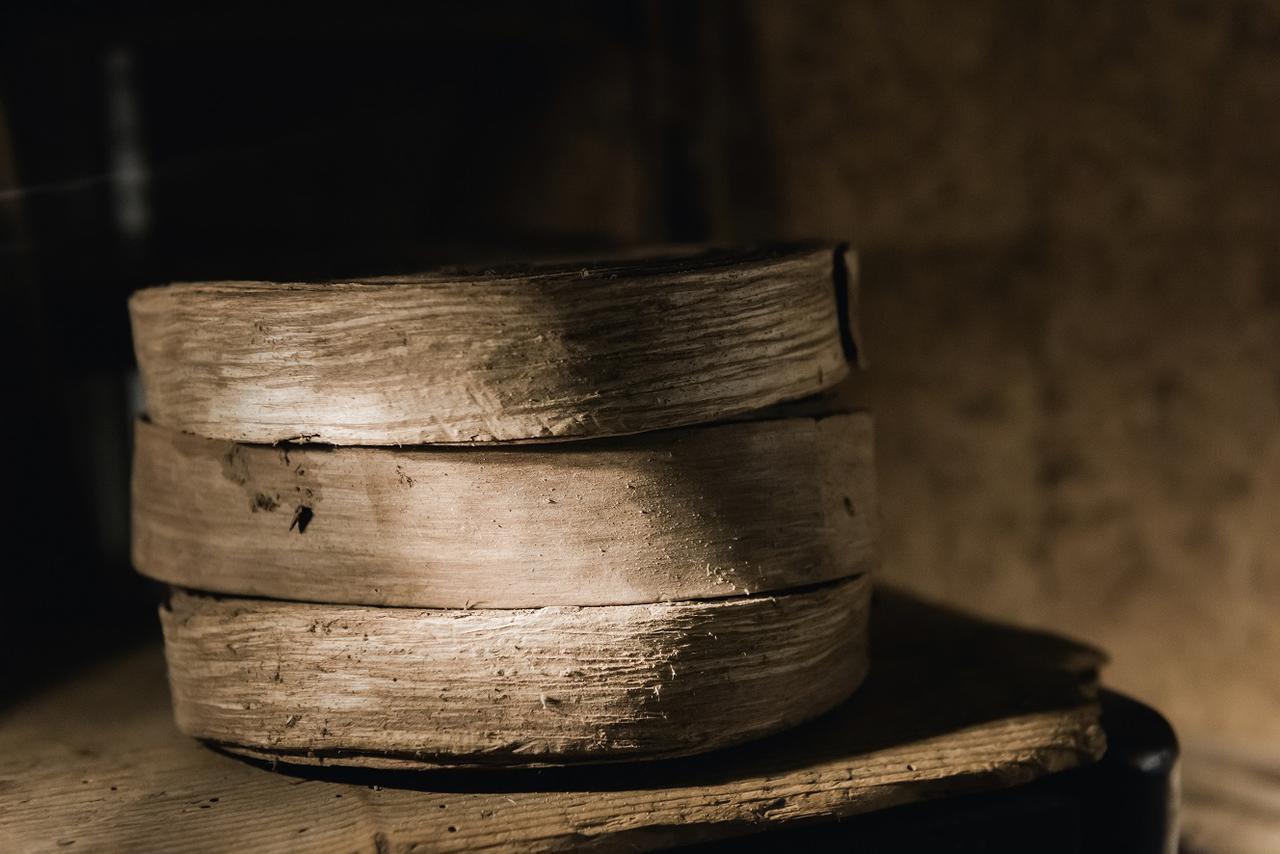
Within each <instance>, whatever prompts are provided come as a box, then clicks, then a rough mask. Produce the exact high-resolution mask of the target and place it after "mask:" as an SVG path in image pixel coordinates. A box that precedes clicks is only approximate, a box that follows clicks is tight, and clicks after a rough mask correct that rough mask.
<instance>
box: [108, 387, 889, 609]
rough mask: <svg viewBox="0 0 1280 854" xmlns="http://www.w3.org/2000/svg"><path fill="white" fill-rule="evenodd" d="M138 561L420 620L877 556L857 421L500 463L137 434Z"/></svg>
mask: <svg viewBox="0 0 1280 854" xmlns="http://www.w3.org/2000/svg"><path fill="white" fill-rule="evenodd" d="M135 437H136V441H135V450H134V467H133V559H134V564H135V565H136V566H137V567H138V569H139V571H140V572H142V573H143V574H144V575H147V576H150V577H152V578H155V579H158V580H160V581H165V582H168V583H170V584H175V585H178V586H181V587H188V588H192V589H197V590H204V591H209V592H214V593H224V594H231V595H240V596H268V597H272V598H280V599H297V600H303V601H308V602H332V603H350V604H368V605H396V606H412V607H432V608H436V607H438V608H466V607H484V608H530V607H541V606H546V605H611V604H636V603H648V602H657V601H664V600H682V599H706V598H719V597H725V596H735V595H742V594H750V593H759V592H765V591H777V590H789V589H791V588H795V587H804V586H808V585H811V584H815V583H820V582H825V581H832V580H835V579H839V578H847V577H850V576H854V575H859V574H862V573H866V572H868V571H870V570H872V569H873V568H874V566H875V565H876V562H877V553H876V543H877V525H878V522H877V519H878V512H877V507H876V490H875V478H874V471H873V460H872V456H873V451H872V423H871V417H870V416H869V415H867V414H865V413H857V414H849V415H835V416H830V417H827V418H822V419H813V418H794V419H785V420H778V421H762V422H739V423H732V424H722V425H716V426H703V427H690V428H683V429H679V430H671V431H662V432H658V433H649V434H644V435H642V436H635V437H627V438H622V439H610V440H597V441H592V442H580V443H574V444H572V445H559V446H530V447H526V448H522V449H520V450H518V451H513V450H508V449H495V450H480V449H466V450H463V449H450V448H425V449H413V450H409V449H390V448H381V449H375V448H315V447H311V446H303V447H277V448H272V447H269V446H261V445H242V444H235V443H231V442H225V441H220V440H211V439H201V438H199V437H195V436H191V435H189V434H184V433H179V432H177V431H174V430H169V429H166V428H163V427H158V426H156V425H152V424H148V423H147V422H145V421H140V422H138V424H137V427H136V431H135Z"/></svg>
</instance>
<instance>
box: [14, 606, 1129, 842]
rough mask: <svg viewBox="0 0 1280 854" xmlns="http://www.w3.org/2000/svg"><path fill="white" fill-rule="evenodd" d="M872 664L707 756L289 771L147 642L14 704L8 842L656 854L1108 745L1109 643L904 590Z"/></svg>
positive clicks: (932, 792) (956, 789)
mask: <svg viewBox="0 0 1280 854" xmlns="http://www.w3.org/2000/svg"><path fill="white" fill-rule="evenodd" d="M872 637H873V644H872V668H871V676H870V677H868V680H867V682H866V684H865V685H864V686H863V688H862V689H861V690H860V691H859V692H858V693H857V694H856V695H855V697H854V698H853V699H852V700H850V701H849V702H847V703H846V704H844V705H843V706H841V707H840V708H839V709H837V710H836V711H834V712H832V713H831V714H829V715H827V716H825V717H824V718H821V719H820V720H818V721H816V722H814V723H813V724H810V725H808V726H805V727H802V728H800V729H797V730H793V731H791V732H788V733H784V734H782V735H779V736H774V737H772V738H768V739H765V740H763V741H758V742H755V743H752V744H748V745H744V746H742V747H739V748H734V749H730V750H724V751H720V752H717V753H713V754H708V755H705V756H701V757H692V758H688V759H678V760H669V761H665V762H657V763H649V764H642V765H606V766H592V767H578V768H551V769H541V770H527V771H466V772H443V771H442V772H432V773H408V772H399V773H395V772H372V773H358V774H357V773H354V772H350V771H343V770H339V769H324V768H320V769H315V768H311V769H300V768H286V767H285V766H280V767H279V768H278V769H276V770H275V771H273V770H271V769H270V768H268V767H266V766H264V765H261V764H256V763H253V762H249V761H245V760H242V759H237V758H234V757H232V756H229V755H226V754H222V753H219V752H216V751H214V750H211V749H209V748H207V747H204V746H202V745H201V744H199V743H197V742H195V741H193V740H191V739H188V738H185V737H184V736H182V735H180V734H179V733H178V732H177V731H176V730H175V729H174V726H173V723H172V720H171V718H170V710H169V702H168V693H167V688H166V685H165V679H164V664H163V656H162V654H161V651H160V650H159V649H158V648H146V649H142V650H139V651H137V652H135V653H133V654H130V655H127V656H124V657H121V658H119V659H117V660H114V661H111V662H109V663H107V664H105V665H102V666H99V667H97V668H96V669H94V670H92V671H91V672H89V673H87V674H85V675H83V676H81V677H80V678H77V679H74V680H72V681H68V682H67V683H66V684H64V685H62V686H60V687H58V688H55V689H53V690H51V691H49V692H47V693H45V694H44V695H42V696H38V697H35V698H33V699H31V700H29V701H26V702H24V703H21V704H19V705H16V706H13V707H11V708H9V709H8V710H6V711H5V712H4V713H3V714H0V850H5V851H24V852H25V851H45V850H48V851H84V850H90V851H97V850H110V851H117V850H129V851H152V850H155V851H165V850H184V851H220V850H254V851H266V852H276V851H280V852H283V851H309V850H314V851H371V852H378V854H382V852H389V851H436V850H440V851H448V850H464V849H465V850H475V849H508V850H510V849H518V850H558V849H565V848H572V847H578V846H582V845H586V844H591V845H593V846H595V847H599V848H602V849H605V850H615V849H618V850H629V851H634V850H644V849H653V848H661V847H667V846H672V845H679V844H688V843H692V842H699V841H704V840H708V839H718V838H726V837H732V836H737V835H746V834H750V833H753V832H759V831H761V830H767V829H769V828H770V827H775V826H778V825H779V824H780V823H785V822H793V821H800V820H818V819H822V818H833V817H840V816H849V815H854V814H858V813H864V812H869V811H872V810H877V809H883V808H886V807H890V806H895V805H898V804H903V803H907V802H912V801H918V800H923V799H928V798H937V797H945V796H950V795H958V794H962V793H970V792H977V791H985V790H991V789H997V788H1001V787H1008V786H1012V785H1016V784H1019V783H1023V782H1028V781H1030V780H1032V779H1035V778H1037V777H1039V776H1042V775H1044V774H1047V773H1051V772H1054V771H1058V770H1064V769H1067V768H1071V767H1075V766H1078V765H1081V764H1085V763H1088V762H1091V761H1093V760H1095V759H1097V758H1098V757H1100V756H1101V754H1102V752H1103V749H1104V741H1105V739H1104V736H1103V733H1102V729H1101V727H1100V725H1099V722H1098V716H1099V710H1098V705H1097V702H1096V693H1097V669H1098V667H1099V666H1100V665H1101V663H1102V656H1101V654H1100V653H1098V652H1096V651H1095V650H1092V649H1089V648H1087V647H1083V646H1081V645H1079V644H1076V643H1073V642H1071V641H1067V640H1064V639H1062V638H1058V637H1054V636H1051V635H1046V634H1040V633H1035V632H1028V631H1023V630H1019V629H1014V628H1010V627H1007V626H1001V625H996V624H993V623H988V622H984V621H980V620H976V619H973V618H970V617H967V616H964V615H961V614H958V613H956V612H953V611H948V610H945V609H941V608H937V607H934V606H931V605H928V604H925V603H923V602H920V601H919V600H916V599H913V598H911V597H909V596H906V595H904V594H901V593H896V592H893V591H891V590H879V591H878V592H877V594H876V603H875V607H874V610H873V631H872Z"/></svg>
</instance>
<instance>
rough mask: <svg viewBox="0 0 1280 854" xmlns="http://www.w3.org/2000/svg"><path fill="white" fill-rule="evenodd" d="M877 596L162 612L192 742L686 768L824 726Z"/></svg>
mask: <svg viewBox="0 0 1280 854" xmlns="http://www.w3.org/2000/svg"><path fill="white" fill-rule="evenodd" d="M870 589H871V586H870V582H869V580H867V579H866V578H857V579H851V580H848V581H841V582H836V583H834V584H830V585H825V586H822V587H818V588H813V589H810V590H808V591H804V592H796V593H788V594H786V595H781V596H776V597H765V596H761V597H742V598H736V599H720V600H714V601H708V602H670V603H664V604H654V605H608V606H600V607H589V608H565V607H555V608H540V609H532V610H501V609H482V610H470V611H468V610H460V609H450V610H419V609H409V608H371V607H365V606H349V605H314V604H308V603H301V602H275V601H267V600H258V599H218V598H214V597H209V596H202V595H193V594H189V593H184V592H179V591H175V592H174V593H173V595H172V597H171V600H170V603H169V606H168V607H167V608H164V609H162V610H161V622H162V623H163V626H164V633H165V643H166V646H165V649H166V654H167V656H168V660H169V675H170V679H171V682H172V686H173V696H174V712H175V715H176V718H177V721H178V726H179V728H180V729H182V730H183V731H184V732H187V733H189V734H191V735H194V736H197V737H199V738H205V739H210V740H213V741H218V742H223V743H227V744H230V745H233V746H235V747H236V748H239V749H245V750H248V751H250V752H261V751H266V752H269V753H270V754H271V755H273V756H284V757H288V758H289V761H295V762H305V763H317V764H339V765H360V766H366V767H411V768H420V767H433V766H439V765H485V764H489V765H492V764H547V763H551V764H556V763H567V762H600V761H616V760H620V759H640V758H653V757H660V756H672V755H682V754H688V753H694V752H700V751H705V750H710V749H713V748H716V747H723V746H725V745H727V744H734V743H737V742H741V741H745V740H747V739H750V738H756V737H759V736H761V735H765V734H767V733H771V732H776V731H778V730H779V729H783V728H786V727H788V726H792V725H794V724H797V723H799V722H801V721H805V720H809V719H811V718H813V717H816V716H817V715H820V714H822V713H823V712H826V711H828V710H830V709H831V708H832V707H833V706H835V705H836V704H837V703H839V702H840V701H842V700H844V699H845V698H846V697H848V696H849V694H850V692H852V691H853V690H854V688H856V687H857V685H858V683H859V682H861V681H862V677H863V676H864V675H865V673H866V669H867V604H868V600H869V598H870Z"/></svg>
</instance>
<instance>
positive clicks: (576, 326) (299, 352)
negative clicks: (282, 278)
mask: <svg viewBox="0 0 1280 854" xmlns="http://www.w3.org/2000/svg"><path fill="white" fill-rule="evenodd" d="M846 269H853V266H852V264H851V263H850V262H848V261H846V260H845V258H844V255H843V254H842V252H841V251H840V250H835V251H833V250H832V249H831V248H830V247H826V248H803V249H789V250H775V251H768V252H752V253H726V252H711V253H702V254H684V255H668V256H665V257H645V258H637V259H631V260H627V261H618V262H612V263H598V262H597V263H590V264H549V265H541V266H523V267H513V268H505V269H498V270H490V271H485V272H481V273H466V272H453V271H445V272H441V273H436V274H431V275H422V276H413V277H403V278H383V279H367V280H361V281H353V282H334V283H271V282H211V283H201V284H179V285H171V286H168V287H164V288H152V289H148V290H143V291H139V292H138V293H136V294H134V296H133V298H132V299H131V300H130V303H129V308H130V316H131V318H132V322H133V338H134V346H135V349H136V351H137V356H138V365H139V368H140V370H141V372H142V378H143V384H144V386H145V389H146V396H147V405H148V411H149V412H150V414H151V417H152V418H153V419H154V420H155V421H156V423H158V424H162V425H165V426H168V427H173V428H176V429H180V430H185V431H187V432H191V433H196V434H198V435H202V436H209V437H212V438H222V439H233V440H237V441H246V442H268V443H269V442H277V441H284V440H290V441H313V442H323V443H333V444H339V445H350V444H357V445H400V444H406V445H408V444H426V443H454V442H463V443H477V442H491V441H518V440H548V439H563V438H572V437H596V436H609V435H618V434H627V433H638V432H642V431H646V430H654V429H660V428H666V427H678V426H682V425H686V424H696V423H702V422H707V421H714V420H718V419H722V418H726V417H729V416H732V415H736V414H740V413H744V412H750V411H752V410H755V409H760V408H762V407H764V406H768V405H769V404H772V403H776V402H778V401H782V400H789V399H795V398H800V397H804V396H806V395H809V394H813V393H815V392H818V391H820V390H822V389H824V388H826V387H828V386H830V385H832V384H833V383H835V382H837V381H839V380H840V379H841V378H842V377H843V376H844V375H845V374H846V372H847V364H846V352H848V353H849V355H852V350H853V345H852V344H851V343H850V342H851V341H852V332H851V330H853V329H856V324H855V323H853V322H852V321H848V322H842V319H841V317H840V314H841V311H840V309H841V306H842V304H844V305H848V306H854V305H856V302H857V301H856V299H852V298H849V299H843V298H841V296H840V294H839V293H837V291H838V290H840V291H842V292H845V293H847V292H848V291H849V289H850V288H852V287H853V283H850V282H847V281H846V280H847V279H848V278H849V277H848V276H847V275H846V273H845V270H846Z"/></svg>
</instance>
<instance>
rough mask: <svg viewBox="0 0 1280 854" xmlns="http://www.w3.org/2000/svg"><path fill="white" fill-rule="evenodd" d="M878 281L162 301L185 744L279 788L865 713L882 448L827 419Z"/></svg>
mask: <svg viewBox="0 0 1280 854" xmlns="http://www.w3.org/2000/svg"><path fill="white" fill-rule="evenodd" d="M851 269H852V264H851V256H850V255H849V254H848V253H847V252H845V251H844V250H843V249H841V248H834V249H833V248H832V247H829V246H828V247H792V248H784V249H774V250H769V251H757V252H696V253H668V254H665V255H662V254H647V255H644V256H635V257H629V258H626V259H622V260H614V261H609V262H596V263H588V264H578V263H565V264H539V265H525V266H512V267H504V268H501V269H491V270H483V271H471V272H468V271H463V270H452V271H450V270H446V271H440V272H437V273H433V274H430V275H425V276H414V277H400V278H384V279H366V280H361V281H348V282H331V283H310V284H302V283H263V282H215V283H202V284H180V285H173V286H169V287H164V288H155V289H150V290H145V291H141V292H139V293H137V294H135V295H134V297H133V299H132V301H131V303H130V311H131V316H132V321H133V331H134V341H135V346H136V350H137V355H138V362H139V365H140V368H141V371H142V378H143V382H144V387H145V391H146V397H147V403H148V418H147V419H146V420H143V421H141V422H139V424H138V425H137V432H136V437H137V439H136V447H135V458H134V479H133V519H134V523H133V524H134V528H133V554H134V561H135V563H136V565H137V568H138V569H139V571H141V572H142V573H144V574H145V575H148V576H150V577H152V578H156V579H159V580H161V581H163V582H166V583H168V584H170V585H172V588H173V589H172V593H171V595H170V597H169V600H168V602H167V603H166V605H165V606H164V607H163V608H162V609H161V620H162V622H163V626H164V633H165V641H166V653H167V657H168V666H169V678H170V684H171V688H172V696H173V704H174V711H175V714H176V716H177V721H178V725H179V726H180V728H181V729H182V730H183V731H184V732H186V733H188V734H190V735H192V736H196V737H199V738H201V739H206V740H209V741H212V742H216V743H219V744H221V745H223V746H224V747H225V748H226V749H228V750H231V751H235V752H239V753H243V754H247V755H252V756H259V757H266V758H271V759H274V760H278V761H283V762H295V763H309V764H348V765H360V766H369V767H399V768H426V767H434V766H441V765H490V764H544V763H552V764H554V763H567V762H582V761H586V762H592V761H607V760H620V759H640V758H655V757H662V756H673V755H681V754H689V753H695V752H699V751H703V750H708V749H712V748H715V747H720V746H724V745H728V744H733V743H738V742H741V741H744V740H747V739H751V738H755V737H758V736H761V735H764V734H766V733H770V732H774V731H777V730H779V729H782V728H785V727H788V726H791V725H794V724H797V723H800V722H802V721H805V720H807V719H810V718H813V717H815V716H817V715H819V714H821V713H823V712H825V711H827V710H829V709H831V708H832V707H834V706H835V705H837V704H839V703H840V702H841V701H843V700H844V699H845V698H847V697H848V696H849V695H850V693H851V692H852V691H853V690H854V689H855V688H856V687H857V685H858V684H859V682H860V681H861V680H862V678H863V676H864V674H865V672H866V668H867V644H866V629H867V610H868V598H869V581H868V578H867V573H868V572H869V571H870V570H871V569H872V568H873V566H874V564H875V558H876V524H875V521H876V508H875V485H874V478H873V472H872V433H871V423H870V418H869V416H867V415H866V414H865V413H844V414H841V413H836V412H831V411H827V410H826V409H825V407H824V406H823V403H822V398H821V396H820V395H821V392H823V390H824V389H827V388H829V387H830V386H832V385H833V384H835V383H837V382H838V381H839V380H841V379H842V378H843V377H844V376H845V375H846V373H847V372H848V369H849V366H850V364H851V363H852V362H854V361H856V352H857V349H856V336H855V330H856V323H855V319H854V317H853V309H854V308H856V302H857V301H856V293H855V292H854V288H853V279H854V276H853V275H852V274H851V272H850V271H851ZM815 396H816V397H815ZM795 401H799V402H798V403H794V402H795ZM789 402H792V403H789Z"/></svg>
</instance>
